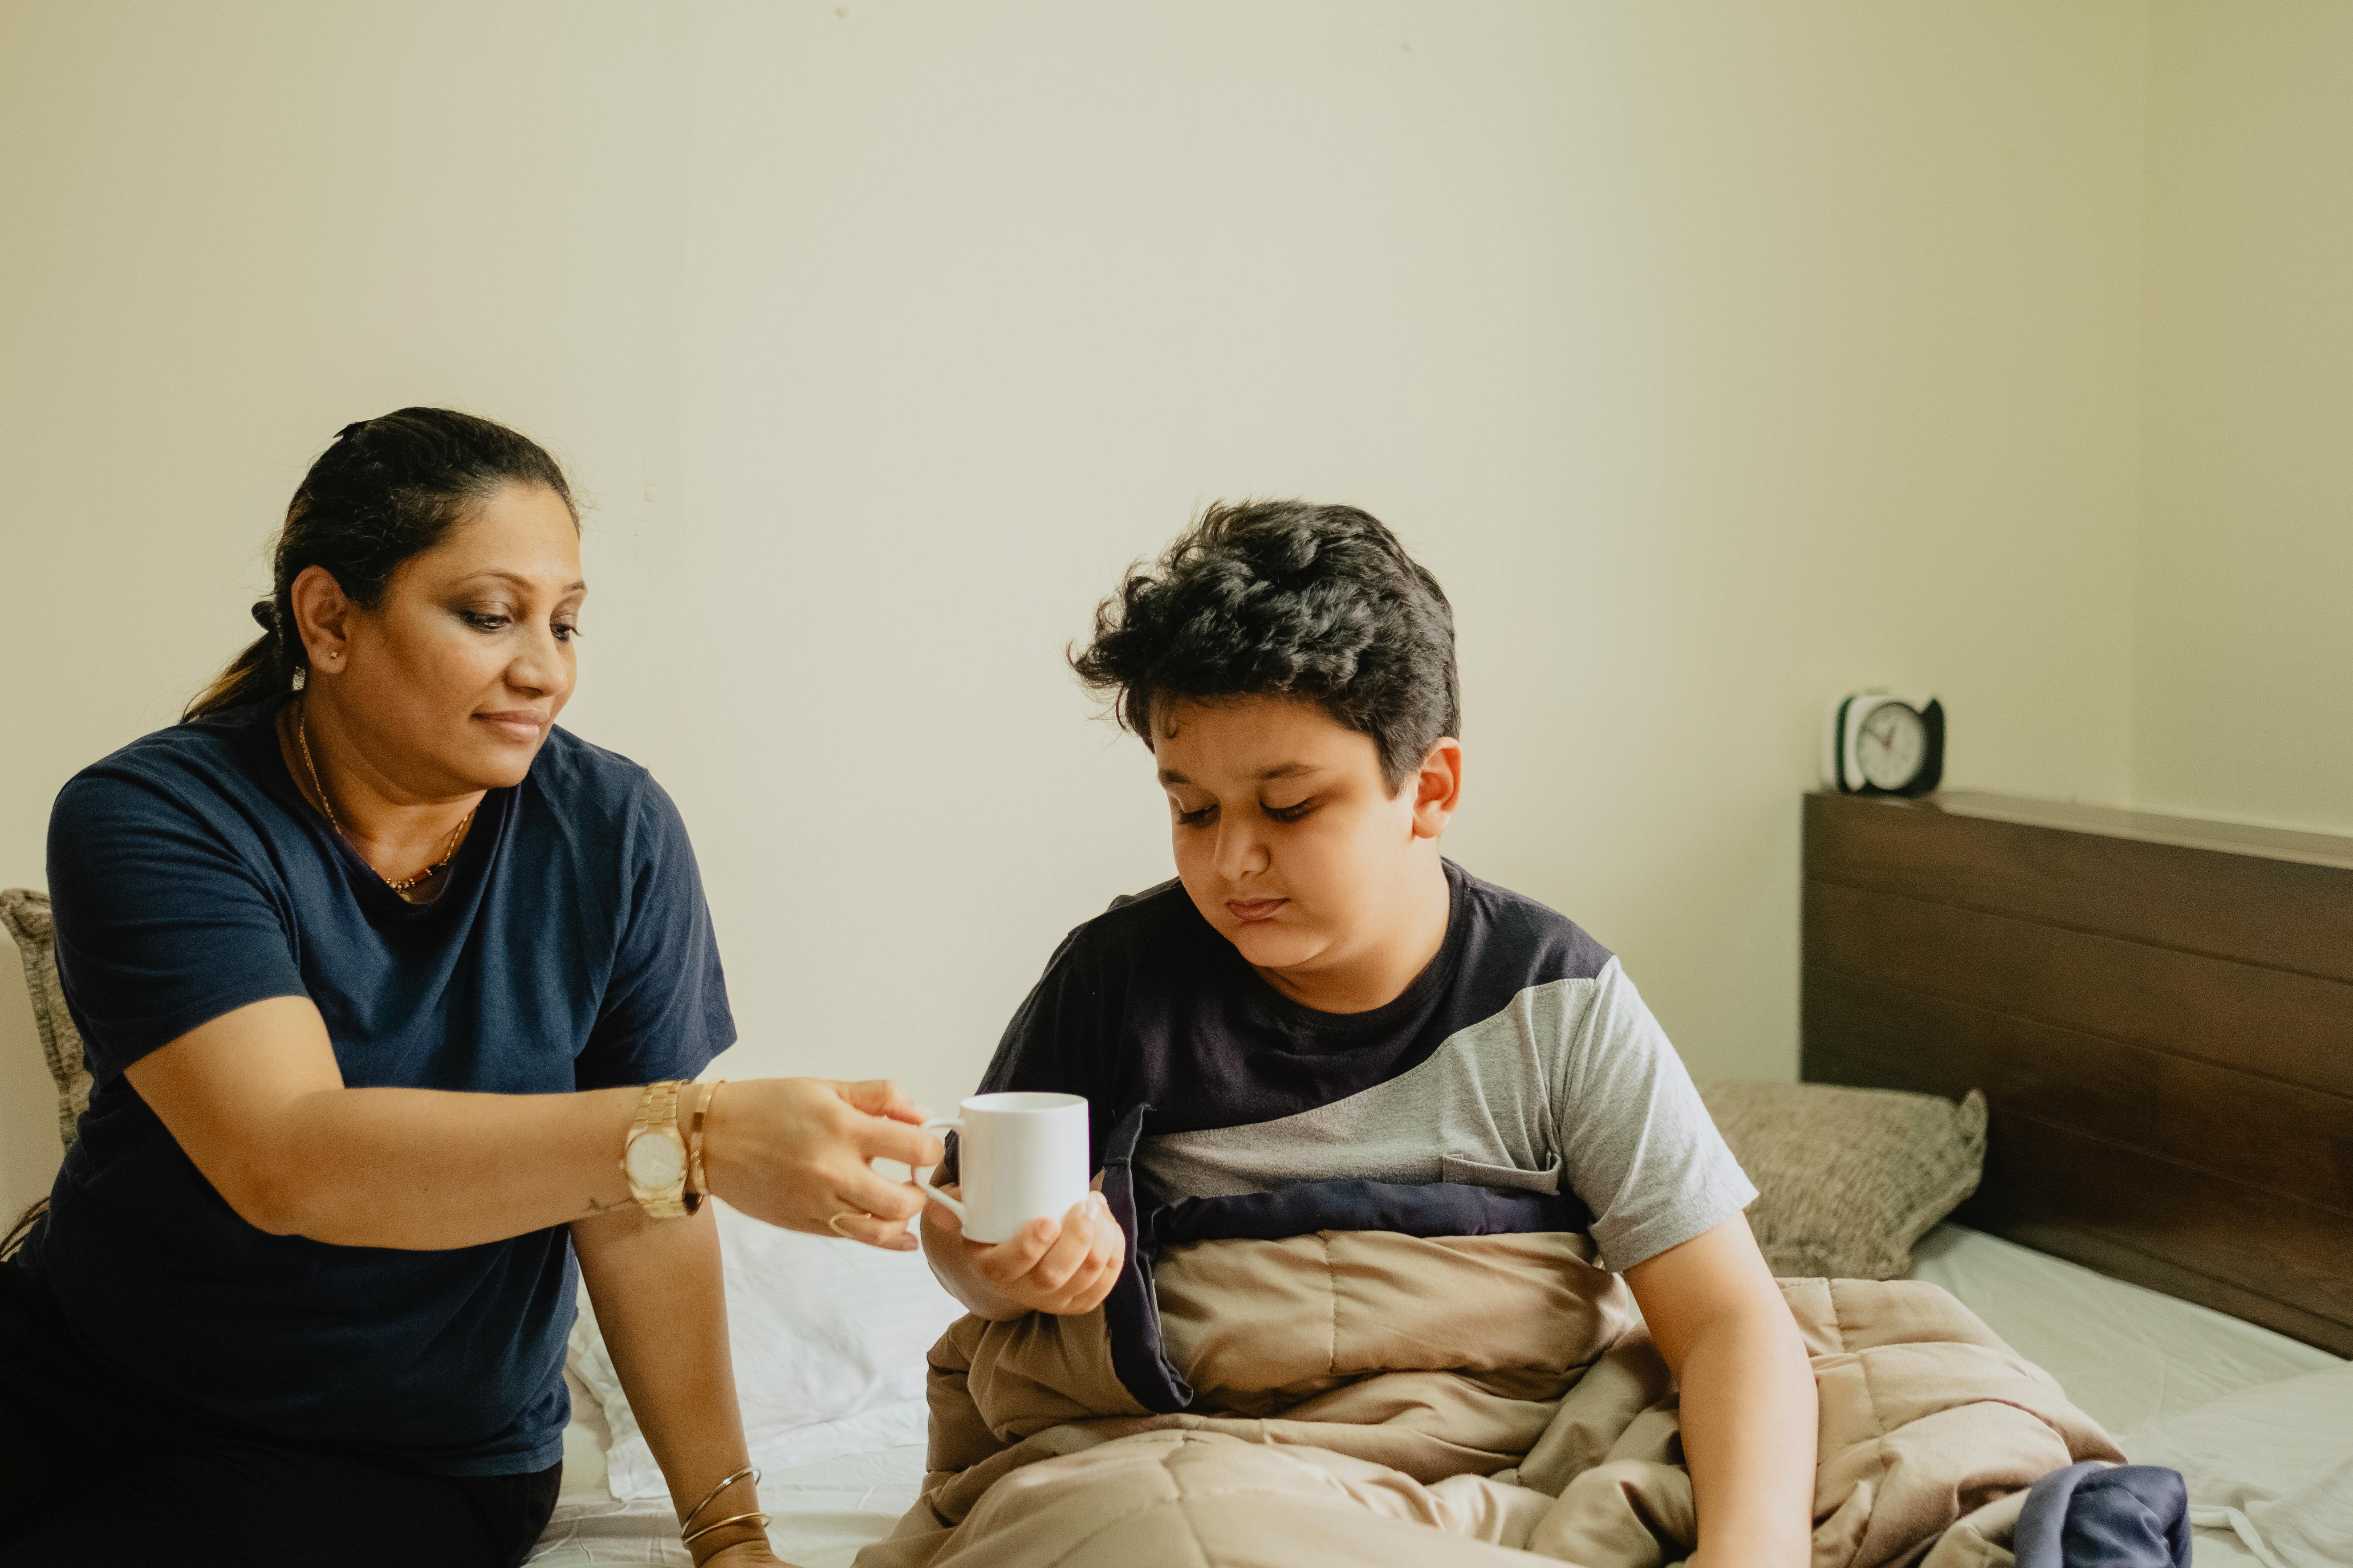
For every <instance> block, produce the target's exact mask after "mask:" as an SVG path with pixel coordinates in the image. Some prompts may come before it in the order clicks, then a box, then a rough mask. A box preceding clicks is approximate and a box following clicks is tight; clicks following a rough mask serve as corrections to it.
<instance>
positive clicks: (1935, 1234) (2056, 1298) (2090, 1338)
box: [531, 1225, 2340, 1568]
mask: <svg viewBox="0 0 2353 1568" xmlns="http://www.w3.org/2000/svg"><path fill="white" fill-rule="evenodd" d="M1911 1278H1913V1279H1926V1280H1929V1281H1932V1282H1933V1283H1935V1284H1938V1285H1941V1286H1943V1287H1944V1288H1945V1289H1947V1290H1950V1291H1951V1292H1952V1293H1953V1294H1954V1295H1955V1296H1957V1297H1958V1298H1959V1299H1960V1300H1961V1301H1962V1303H1963V1304H1964V1305H1966V1306H1967V1307H1968V1309H1969V1310H1971V1311H1973V1312H1975V1313H1977V1315H1978V1317H1980V1318H1982V1319H1984V1320H1985V1321H1986V1324H1987V1326H1988V1327H1989V1328H1991V1329H1992V1330H1993V1331H1994V1332H1996V1333H1998V1334H2000V1336H2001V1337H2002V1338H2003V1339H2004V1340H2006V1341H2008V1342H2010V1345H2011V1346H2012V1347H2013V1348H2014V1349H2016V1350H2017V1351H2018V1352H2019V1353H2020V1354H2021V1355H2023V1356H2025V1357H2026V1358H2027V1359H2028V1360H2030V1361H2032V1362H2034V1363H2036V1364H2038V1365H2040V1366H2042V1367H2043V1368H2044V1369H2045V1370H2047V1371H2048V1372H2050V1373H2051V1374H2052V1376H2054V1377H2056V1378H2057V1379H2058V1380H2059V1382H2060V1384H2061V1386H2062V1387H2063V1388H2065V1389H2066V1390H2067V1393H2068V1395H2069V1397H2071V1398H2072V1399H2073V1400H2074V1402H2075V1403H2076V1404H2077V1405H2080V1406H2081V1407H2082V1408H2083V1409H2084V1412H2085V1413H2086V1414H2087V1415H2091V1416H2092V1418H2093V1419H2094V1420H2095V1421H2098V1422H2099V1423H2100V1424H2101V1425H2102V1426H2105V1427H2106V1428H2107V1429H2108V1430H2109V1431H2110V1432H2111V1433H2113V1434H2115V1435H2116V1437H2117V1439H2118V1441H2119V1442H2120V1443H2122V1444H2123V1446H2124V1447H2125V1451H2126V1453H2127V1454H2129V1453H2130V1452H2131V1451H2132V1443H2131V1437H2132V1434H2133V1432H2134V1430H2135V1429H2136V1428H2137V1427H2140V1426H2144V1425H2146V1424H2147V1423H2149V1422H2152V1421H2155V1420H2157V1419H2158V1418H2160V1417H2162V1416H2166V1415H2176V1414H2178V1413H2179V1412H2182V1411H2185V1410H2191V1409H2195V1408H2196V1407H2197V1406H2199V1405H2203V1404H2205V1403H2206V1402H2207V1401H2209V1400H2211V1399H2215V1398H2219V1397H2220V1396H2221V1395H2222V1394H2231V1393H2235V1392H2236V1391H2238V1390H2239V1389H2242V1388H2250V1387H2253V1386H2254V1385H2255V1384H2262V1383H2269V1382H2272V1381H2274V1379H2277V1378H2283V1377H2294V1376H2296V1375H2298V1374H2299V1373H2307V1372H2314V1371H2317V1370H2319V1369H2320V1368H2323V1367H2328V1366H2336V1365H2338V1364H2340V1363H2339V1360H2338V1358H2337V1357H2336V1356H2333V1355H2330V1354H2329V1353H2328V1352H2326V1351H2321V1350H2316V1349H2314V1348H2313V1347H2312V1346H2310V1345H2307V1344H2303V1343H2301V1342H2297V1341H2295V1340H2291V1339H2288V1338H2287V1337H2286V1336H2284V1335H2282V1334H2275V1333H2274V1332H2272V1331H2270V1330H2268V1329H2263V1328H2258V1327H2256V1326H2255V1325H2254V1324H2253V1323H2249V1322H2244V1321H2241V1320H2240V1319H2237V1318H2233V1317H2230V1316H2228V1315H2226V1314H2224V1313H2221V1312H2216V1311H2211V1310H2208V1309H2206V1308H2204V1307H2199V1306H2194V1305H2192V1304H2191V1303H2189V1302H2187V1301H2181V1300H2175V1299H2174V1298H2173V1297H2170V1296H2166V1295H2162V1294H2159V1293H2158V1292H2157V1291H2154V1290H2147V1289H2142V1288H2141V1287H2139V1286H2137V1285H2127V1284H2126V1283H2124V1282H2123V1281H2122V1280H2118V1279H2109V1278H2107V1277H2106V1276H2105V1275H2104V1274H2098V1273H2095V1272H2094V1271H2093V1270H2091V1269H2089V1268H2082V1267H2080V1266H2079V1265H2076V1264H2073V1263H2069V1262H2067V1261H2065V1260H2064V1259H2062V1258H2052V1257H2051V1256H2050V1255H2048V1254H2046V1253H2041V1252H2036V1251H2034V1250H2033V1249H2032V1248H2031V1247H2020V1246H2018V1245H2017V1244H2016V1243H2014V1242H2008V1241H2004V1240H2002V1239H2001V1238H2000V1237H1993V1236H1988V1235H1985V1234H1984V1233H1983V1232H1980V1231H1974V1230H1969V1229H1967V1228H1966V1227H1964V1226H1952V1225H1947V1226H1937V1227H1936V1229H1935V1230H1933V1231H1931V1232H1929V1233H1928V1235H1927V1236H1926V1237H1923V1238H1922V1240H1921V1241H1920V1243H1919V1245H1918V1246H1917V1247H1914V1248H1913V1268H1912V1273H1911ZM573 1405H574V1411H575V1415H574V1419H573V1425H572V1426H571V1427H570V1428H568V1429H567V1430H566V1431H565V1486H564V1498H563V1500H562V1501H561V1502H560V1503H559V1504H558V1505H557V1508H556V1512H555V1518H554V1521H553V1522H552V1523H551V1524H550V1525H549V1526H548V1531H547V1534H546V1535H545V1536H544V1537H543V1539H542V1541H541V1542H540V1545H539V1547H538V1549H537V1550H536V1551H535V1552H533V1556H532V1559H531V1563H532V1568H625V1565H626V1568H644V1565H650V1564H660V1565H662V1568H676V1565H682V1564H685V1563H688V1562H689V1561H690V1560H689V1558H688V1555H687V1553H686V1552H685V1551H684V1549H682V1548H681V1547H680V1546H679V1544H678V1535H677V1526H676V1524H675V1522H674V1521H672V1518H671V1515H670V1507H669V1505H668V1504H667V1503H666V1502H657V1501H636V1502H627V1503H625V1502H622V1501H619V1500H616V1499H615V1498H614V1497H613V1495H612V1493H611V1492H610V1491H608V1490H607V1489H606V1486H605V1477H604V1454H603V1442H604V1436H605V1435H604V1432H603V1430H602V1419H601V1415H600V1414H599V1412H598V1411H597V1409H596V1401H595V1398H594V1396H593V1395H590V1394H588V1393H587V1391H586V1388H585V1387H582V1386H580V1385H578V1384H575V1386H574V1389H573ZM922 1482H923V1445H922V1444H921V1443H896V1444H892V1445H889V1446H886V1447H878V1448H873V1449H869V1450H866V1451H862V1452H859V1453H852V1454H844V1455H840V1456H839V1457H837V1458H830V1459H825V1460H821V1461H819V1462H818V1463H815V1464H808V1465H798V1466H794V1467H792V1468H785V1469H778V1470H776V1471H774V1472H772V1473H770V1474H769V1475H768V1476H766V1477H765V1479H763V1480H762V1482H761V1485H760V1500H761V1504H762V1506H763V1507H765V1508H766V1509H767V1510H769V1511H770V1512H771V1513H772V1514H774V1515H775V1516H776V1519H775V1522H774V1523H773V1524H772V1525H771V1526H770V1527H769V1532H768V1533H769V1539H770V1540H771V1541H772V1542H774V1543H775V1546H776V1552H777V1554H778V1555H779V1556H782V1557H784V1558H785V1559H786V1561H788V1562H792V1563H801V1564H804V1565H805V1568H849V1562H850V1560H851V1559H852V1558H853V1557H855V1556H856V1555H857V1554H858V1552H859V1549H860V1547H862V1546H864V1545H866V1544H867V1543H869V1542H874V1541H879V1540H881V1538H882V1537H883V1536H885V1535H887V1534H889V1533H890V1531H891V1528H892V1525H893V1524H895V1523H896V1522H897V1521H898V1520H899V1518H900V1516H901V1515H902V1514H903V1513H905V1512H906V1510H907V1509H908V1508H909V1507H911V1506H912V1505H913V1502H914V1500H915V1497H916V1493H917V1491H918V1489H920V1487H921V1485H922ZM2195 1568H2261V1564H2260V1563H2259V1562H2258V1560H2257V1559H2256V1558H2255V1556H2254V1555H2253V1553H2252V1552H2248V1551H2247V1549H2246V1548H2245V1547H2244V1546H2243V1545H2242V1544H2241V1543H2240V1542H2239V1540H2238V1538H2237V1537H2236V1536H2234V1535H2232V1534H2231V1533H2230V1532H2229V1531H2213V1530H2200V1531H2198V1532H2197V1539H2196V1564H2195Z"/></svg>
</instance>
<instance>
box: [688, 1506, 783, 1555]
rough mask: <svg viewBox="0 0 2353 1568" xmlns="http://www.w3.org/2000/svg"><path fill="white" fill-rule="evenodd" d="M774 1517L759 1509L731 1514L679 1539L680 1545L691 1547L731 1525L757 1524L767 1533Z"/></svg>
mask: <svg viewBox="0 0 2353 1568" xmlns="http://www.w3.org/2000/svg"><path fill="white" fill-rule="evenodd" d="M773 1517H774V1516H773V1515H771V1514H767V1513H765V1512H762V1511H761V1510H757V1509H754V1510H753V1511H752V1512H750V1513H737V1514H730V1515H729V1516H728V1517H727V1518H725V1519H715V1520H712V1521H711V1522H710V1523H709V1524H706V1525H704V1526H703V1527H702V1529H701V1530H698V1531H694V1532H693V1533H692V1534H691V1535H681V1536H680V1537H679V1538H678V1543H679V1544H680V1545H681V1546H691V1545H693V1544H694V1543H695V1542H698V1541H700V1540H702V1538H703V1537H704V1536H706V1535H708V1534H710V1533H711V1532H712V1531H714V1530H724V1529H726V1528H727V1527H728V1526H729V1525H731V1524H756V1525H758V1526H759V1527H760V1528H761V1530H762V1531H765V1530H766V1529H767V1528H768V1521H770V1519H772V1518H773Z"/></svg>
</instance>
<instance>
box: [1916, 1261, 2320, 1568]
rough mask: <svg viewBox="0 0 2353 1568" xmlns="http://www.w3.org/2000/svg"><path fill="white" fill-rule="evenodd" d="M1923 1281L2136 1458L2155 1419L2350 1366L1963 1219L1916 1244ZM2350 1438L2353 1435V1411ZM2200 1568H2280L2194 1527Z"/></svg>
mask: <svg viewBox="0 0 2353 1568" xmlns="http://www.w3.org/2000/svg"><path fill="white" fill-rule="evenodd" d="M1910 1277H1911V1278H1912V1279H1926V1280H1930V1281H1932V1282H1934V1283H1936V1284H1938V1285H1942V1286H1943V1287H1944V1288H1945V1289H1947V1290H1950V1291H1951V1292H1952V1293H1953V1294H1954V1295H1955V1296H1957V1297H1958V1298H1959V1299H1960V1300H1961V1304H1962V1305H1964V1306H1966V1307H1968V1309H1969V1310H1971V1311H1973V1312H1975V1313H1976V1314H1977V1315H1978V1317H1980V1318H1982V1319H1984V1320H1985V1323H1986V1326H1987V1327H1988V1328H1989V1329H1991V1330H1992V1331H1994V1332H1995V1333H1998V1334H2000V1336H2001V1337H2002V1338H2003V1339H2004V1340H2006V1341H2008V1342H2010V1348H2011V1349H2013V1350H2015V1351H2017V1352H2018V1353H2019V1354H2021V1355H2022V1356H2024V1357H2025V1358H2026V1359H2027V1360H2029V1361H2031V1362H2032V1363H2035V1364H2036V1365H2038V1366H2040V1367H2042V1369H2043V1370H2044V1371H2045V1372H2048V1373H2051V1375H2052V1376H2053V1377H2055V1378H2057V1379H2058V1380H2059V1385H2060V1386H2061V1387H2062V1388H2064V1389H2065V1390H2066V1391H2067V1395H2068V1397H2069V1398H2071V1399H2073V1401H2074V1402H2075V1404H2076V1405H2077V1406H2078V1407H2079V1408H2081V1409H2082V1410H2083V1411H2084V1414H2085V1415H2089V1416H2091V1417H2092V1419H2094V1421H2097V1422H2098V1423H2099V1424H2100V1425H2101V1426H2105V1427H2106V1428H2107V1429H2108V1431H2109V1433H2110V1434H2111V1435H2112V1436H2115V1438H2116V1443H2117V1446H2118V1447H2121V1448H2123V1449H2124V1451H2125V1455H2126V1458H2132V1457H2133V1454H2134V1441H2135V1438H2136V1436H2137V1434H2138V1433H2139V1432H2140V1431H2141V1430H2143V1429H2144V1428H2146V1427H2147V1426H2151V1425H2152V1424H2154V1423H2156V1422H2158V1421H2159V1420H2161V1419H2163V1418H2164V1417H2166V1416H2168V1415H2179V1414H2180V1413H2182V1412H2184V1411H2189V1410H2195V1409H2197V1408H2198V1407H2199V1406H2200V1405H2204V1404H2206V1403H2207V1402H2208V1401H2209V1400H2213V1399H2219V1398H2221V1396H2222V1395H2223V1394H2235V1393H2237V1392H2238V1391H2239V1390H2241V1389H2242V1388H2253V1387H2255V1386H2256V1385H2258V1384H2266V1383H2273V1382H2275V1381H2277V1380H2278V1379H2280V1378H2284V1377H2295V1376H2298V1375H2301V1374H2302V1373H2309V1372H2317V1371H2319V1370H2321V1369H2322V1368H2324V1367H2332V1366H2341V1365H2343V1364H2344V1363H2343V1361H2342V1360H2341V1359H2340V1358H2338V1357H2337V1356H2333V1355H2331V1354H2329V1353H2328V1352H2327V1351H2324V1350H2317V1349H2315V1348H2314V1347H2313V1346H2311V1345H2308V1344H2306V1343H2304V1342H2302V1341H2300V1340H2292V1339H2289V1338H2288V1337H2287V1336H2286V1335H2284V1334H2276V1333H2274V1332H2273V1331H2271V1330H2269V1329H2265V1328H2259V1327H2257V1326H2256V1325H2255V1324H2253V1323H2250V1322H2247V1321H2244V1320H2242V1319H2239V1318H2233V1317H2232V1316H2230V1315H2229V1314H2227V1313H2223V1312H2217V1311H2214V1310H2211V1308H2206V1307H2200V1306H2197V1305H2195V1304H2194V1303H2191V1302H2189V1301H2183V1300H2177V1299H2176V1298H2174V1297H2171V1296H2168V1295H2164V1294H2162V1293H2160V1292H2158V1291H2156V1290H2149V1289H2143V1288H2142V1287H2140V1286H2138V1285H2127V1284H2126V1283H2125V1282H2124V1281H2123V1280H2121V1279H2109V1278H2108V1277H2107V1276H2106V1275H2105V1274H2100V1273H2096V1272H2094V1270H2092V1269H2089V1268H2084V1267H2082V1266H2081V1265H2080V1264H2074V1263H2070V1262H2068V1261H2067V1260H2066V1259H2064V1258H2053V1257H2052V1256H2051V1255H2050V1254H2049V1253H2046V1252H2037V1251H2035V1250H2034V1249H2033V1248H2031V1247H2021V1246H2019V1245H2018V1244H2017V1243H2016V1242H2011V1241H2004V1240H2003V1239H2001V1237H1998V1236H1988V1235H1986V1234H1985V1233H1984V1232H1982V1231H1976V1230H1970V1229H1968V1228H1967V1227H1966V1226H1957V1225H1943V1226H1937V1227H1936V1229H1935V1230H1932V1231H1930V1232H1929V1233H1928V1234H1927V1235H1926V1237H1923V1238H1921V1241H1920V1244H1919V1245H1918V1246H1916V1247H1914V1248H1913V1249H1912V1272H1911V1276H1910ZM2347 1439H2348V1443H2353V1415H2348V1425H2347ZM2190 1562H2191V1568H2274V1565H2273V1564H2267V1563H2264V1562H2263V1559H2261V1558H2259V1557H2258V1556H2256V1554H2255V1553H2254V1552H2252V1551H2250V1550H2249V1549H2248V1547H2247V1545H2246V1543H2245V1542H2242V1541H2241V1540H2240V1539H2239V1537H2238V1536H2237V1535H2236V1534H2234V1533H2232V1531H2229V1530H2227V1529H2205V1528H2200V1529H2198V1530H2196V1531H2192V1532H2191V1540H2190Z"/></svg>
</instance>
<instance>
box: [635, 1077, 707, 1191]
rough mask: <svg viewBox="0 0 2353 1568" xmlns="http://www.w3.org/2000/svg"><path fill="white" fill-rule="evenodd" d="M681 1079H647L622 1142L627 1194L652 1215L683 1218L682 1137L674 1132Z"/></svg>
mask: <svg viewBox="0 0 2353 1568" xmlns="http://www.w3.org/2000/svg"><path fill="white" fill-rule="evenodd" d="M685 1087H686V1085H685V1084H683V1083H681V1082H670V1083H649V1084H648V1085H646V1092H645V1095H644V1097H643V1098H642V1099H640V1100H638V1115H637V1120H636V1121H632V1122H630V1123H629V1135H628V1139H627V1140H626V1141H625V1142H623V1143H622V1144H621V1175H622V1177H623V1179H625V1180H626V1181H628V1184H629V1196H631V1197H633V1198H635V1199H637V1200H638V1207H639V1208H641V1209H643V1210H645V1211H646V1213H648V1214H649V1215H653V1216H654V1218H656V1219H683V1218H685V1217H686V1215H688V1214H689V1213H690V1212H691V1211H690V1210H689V1209H688V1207H687V1204H686V1138H685V1136H684V1135H683V1134H682V1133H681V1132H680V1131H679V1130H678V1093H679V1090H681V1089H684V1088H685Z"/></svg>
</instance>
